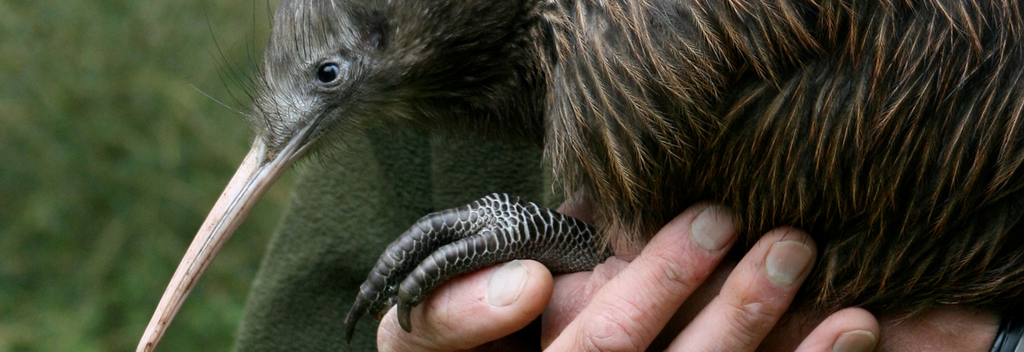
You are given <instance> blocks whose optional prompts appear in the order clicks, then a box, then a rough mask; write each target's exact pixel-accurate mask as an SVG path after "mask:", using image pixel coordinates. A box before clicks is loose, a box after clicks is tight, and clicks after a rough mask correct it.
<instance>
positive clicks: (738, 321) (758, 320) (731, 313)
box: [723, 302, 776, 345]
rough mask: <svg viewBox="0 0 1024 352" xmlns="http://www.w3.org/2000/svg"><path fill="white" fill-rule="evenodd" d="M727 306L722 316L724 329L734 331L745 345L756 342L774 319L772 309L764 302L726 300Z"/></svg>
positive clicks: (769, 327) (765, 332) (766, 331)
mask: <svg viewBox="0 0 1024 352" xmlns="http://www.w3.org/2000/svg"><path fill="white" fill-rule="evenodd" d="M727 307H728V311H727V312H726V314H725V315H724V316H723V317H724V320H725V323H726V324H727V326H726V330H727V331H732V332H734V334H733V335H734V336H736V337H737V338H739V339H740V340H741V341H743V342H744V344H745V345H752V344H754V343H756V341H757V340H759V339H760V338H761V337H762V336H764V335H765V334H767V333H768V329H771V327H772V326H773V325H774V324H772V323H774V321H775V320H776V317H775V313H774V309H772V308H771V307H770V305H769V304H766V303H764V302H728V304H727Z"/></svg>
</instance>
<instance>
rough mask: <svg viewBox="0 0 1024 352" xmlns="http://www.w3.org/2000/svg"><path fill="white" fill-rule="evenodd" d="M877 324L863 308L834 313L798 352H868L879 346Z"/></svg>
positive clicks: (819, 325)
mask: <svg viewBox="0 0 1024 352" xmlns="http://www.w3.org/2000/svg"><path fill="white" fill-rule="evenodd" d="M878 335H879V327H878V321H877V320H876V319H875V317H874V316H873V315H871V313H868V311H866V310H863V309H860V308H847V309H843V310H841V311H838V312H835V313H833V314H832V315H831V316H829V317H828V318H827V319H825V321H823V322H821V324H818V327H816V328H815V329H814V331H811V333H810V335H807V338H805V339H804V341H803V343H801V344H800V347H797V349H796V351H797V352H816V351H822V352H825V351H835V352H868V351H872V350H874V349H875V345H876V344H877V343H878Z"/></svg>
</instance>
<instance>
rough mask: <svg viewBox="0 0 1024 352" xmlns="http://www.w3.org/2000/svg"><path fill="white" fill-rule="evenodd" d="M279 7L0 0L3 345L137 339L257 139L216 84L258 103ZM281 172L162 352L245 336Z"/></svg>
mask: <svg viewBox="0 0 1024 352" xmlns="http://www.w3.org/2000/svg"><path fill="white" fill-rule="evenodd" d="M275 6H276V1H271V3H266V2H255V1H252V2H245V1H234V2H228V1H216V2H209V1H195V0H175V1H167V0H152V1H135V0H78V1H76V0H0V162H2V164H0V352H5V351H128V350H134V348H135V344H136V343H137V341H138V338H139V337H140V336H141V334H142V331H143V329H144V328H145V326H146V324H147V322H148V321H149V317H150V314H151V313H152V312H153V309H154V308H155V307H156V304H157V301H158V300H159V299H160V296H161V294H162V293H163V289H164V286H165V285H166V284H167V282H168V280H169V279H170V277H171V274H172V273H173V271H174V269H175V268H176V267H177V263H178V260H179V259H180V258H181V256H182V255H183V254H184V252H185V248H187V246H188V245H189V243H190V242H191V239H192V236H193V235H194V234H195V232H196V230H197V229H198V228H199V225H200V223H201V222H202V221H203V218H204V217H205V215H206V212H207V210H209V209H210V207H211V206H212V205H213V203H214V201H215V200H216V198H217V196H218V195H219V194H220V191H221V189H222V187H223V186H224V185H225V184H226V183H227V181H228V179H229V178H230V177H231V174H232V173H233V170H234V168H235V166H237V165H238V163H239V162H240V161H241V160H242V157H243V156H244V155H245V153H246V151H247V150H248V144H249V138H250V137H249V135H250V132H249V130H248V127H247V126H246V125H245V123H244V120H243V118H242V116H241V115H240V114H238V113H236V112H234V111H232V110H231V109H229V108H226V107H224V106H222V105H220V104H219V103H218V102H216V101H215V100H214V99H212V98H210V97H207V96H206V95H205V94H204V93H203V92H205V93H206V94H209V95H210V96H212V97H216V98H217V99H220V100H223V101H225V102H226V103H227V104H228V105H230V106H232V107H233V108H236V109H240V110H246V109H249V106H248V105H249V100H248V97H247V95H246V94H245V92H244V91H242V89H241V88H239V87H240V86H241V85H240V84H239V81H240V80H246V78H245V76H246V75H251V74H252V72H251V67H252V65H253V64H254V63H255V62H258V61H259V59H258V58H259V57H261V55H262V54H261V52H262V49H263V46H264V43H265V41H266V36H267V31H268V30H269V26H270V15H269V14H268V11H270V10H272V9H273V8H274V7H275ZM268 9H270V10H268ZM218 44H219V45H218ZM201 91H202V92H201ZM234 97H237V98H238V99H237V100H236V99H235V98H234ZM279 183H280V184H279V185H278V186H277V187H275V188H274V189H272V190H271V191H270V193H268V195H267V196H266V197H265V198H264V200H263V201H262V202H261V204H260V205H259V206H257V207H256V209H255V210H254V211H253V213H252V215H251V216H250V218H249V220H248V221H247V222H246V223H245V224H244V225H243V226H242V227H241V228H240V229H239V231H238V232H237V233H236V235H235V237H234V238H233V239H232V240H231V241H229V242H228V244H227V245H226V246H225V247H224V250H223V251H222V253H221V254H220V256H219V257H218V258H217V260H216V261H214V264H213V265H212V266H211V267H210V269H209V270H208V272H207V274H206V276H205V277H203V279H202V280H200V283H199V285H198V287H197V288H196V289H195V290H194V291H193V293H192V296H191V297H190V299H189V300H188V301H187V302H186V304H185V307H184V308H183V309H182V311H181V312H179V314H178V316H177V319H176V321H175V322H174V323H173V324H171V328H170V330H169V332H168V334H167V335H166V336H165V337H164V340H163V342H162V344H161V346H160V349H159V350H162V351H217V350H227V349H228V348H229V347H230V345H231V342H232V340H233V338H234V333H235V329H236V327H237V324H238V321H239V319H240V317H241V314H242V309H243V305H244V303H245V297H246V294H247V293H248V290H249V286H250V283H251V280H252V278H253V276H254V274H255V271H256V270H257V268H258V265H259V259H260V257H261V256H262V253H263V251H264V247H265V245H266V240H267V239H268V237H269V234H270V233H271V232H272V231H273V230H274V227H275V226H276V224H277V222H278V220H279V214H280V211H281V210H282V208H283V206H284V204H285V203H286V201H287V198H288V192H289V190H290V187H291V186H290V184H291V175H288V176H286V178H285V179H283V180H282V181H280V182H279Z"/></svg>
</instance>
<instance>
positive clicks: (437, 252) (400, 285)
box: [345, 193, 612, 340]
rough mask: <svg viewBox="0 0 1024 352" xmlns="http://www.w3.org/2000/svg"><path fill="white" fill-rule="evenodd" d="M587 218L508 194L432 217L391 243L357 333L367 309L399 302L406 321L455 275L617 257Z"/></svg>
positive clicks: (373, 276) (359, 305) (563, 268)
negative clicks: (522, 262)
mask: <svg viewBox="0 0 1024 352" xmlns="http://www.w3.org/2000/svg"><path fill="white" fill-rule="evenodd" d="M605 247H606V246H602V244H601V241H600V239H599V238H597V232H596V231H595V229H594V228H593V227H591V226H590V225H588V224H587V223H585V222H583V221H580V220H577V219H575V218H572V217H570V216H566V215H563V214H560V213H557V212H555V211H553V210H550V209H547V208H544V207H541V206H538V205H537V204H534V203H531V202H527V201H524V200H521V199H519V197H515V196H509V195H506V194H497V193H496V194H491V195H488V196H486V197H484V198H481V199H479V200H477V201H475V202H473V203H471V204H469V205H466V206H462V207H459V208H455V209H448V210H444V211H441V212H437V213H433V214H430V215H427V216H424V217H423V218H421V219H420V220H419V221H417V222H416V224H415V225H413V226H412V228H410V229H409V230H408V231H406V232H405V233H404V234H402V235H401V236H400V237H398V239H396V240H395V242H393V243H391V245H389V246H388V248H387V249H386V250H385V251H384V254H383V255H381V257H380V260H378V261H377V265H375V266H374V268H373V270H372V271H371V272H370V274H369V275H368V276H367V278H366V281H365V282H363V284H362V286H361V287H360V289H359V296H358V297H357V298H356V301H355V303H353V304H352V309H351V310H350V311H349V313H348V316H347V317H346V318H345V328H346V336H347V338H348V339H349V340H351V339H352V333H353V332H354V331H355V326H356V322H357V321H358V320H359V318H360V317H362V316H363V315H364V314H370V315H379V314H380V313H381V312H383V311H384V310H385V309H387V308H389V307H391V306H392V305H394V304H398V322H399V323H400V324H401V325H402V328H403V329H405V331H412V324H411V323H410V321H409V312H410V311H411V310H412V307H415V306H416V305H418V304H420V303H421V302H423V300H424V299H426V297H427V295H428V294H429V293H430V292H431V291H433V290H434V289H435V288H437V286H439V285H441V284H442V283H444V282H445V281H447V280H448V279H451V278H453V277H455V276H458V275H461V274H464V273H468V272H472V271H475V270H477V269H480V268H483V267H486V266H490V265H494V264H498V263H502V262H507V261H510V260H515V259H533V260H536V261H538V262H541V263H542V264H544V265H545V266H547V268H548V270H551V272H552V273H556V274H557V273H569V272H577V271H585V270H591V269H593V268H594V267H595V266H597V264H600V263H601V262H603V261H604V260H605V259H607V258H608V257H610V256H611V255H612V252H611V250H610V249H608V248H605Z"/></svg>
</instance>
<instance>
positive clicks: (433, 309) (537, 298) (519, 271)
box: [377, 260, 552, 351]
mask: <svg viewBox="0 0 1024 352" xmlns="http://www.w3.org/2000/svg"><path fill="white" fill-rule="evenodd" d="M551 290H552V278H551V273H550V272H548V270H547V269H546V268H545V267H544V266H543V265H541V264H540V263H538V262H535V261H532V260H522V261H520V260H517V261H513V262H509V263H506V264H504V265H499V266H496V267H492V268H489V269H484V270H480V271H477V272H475V273H472V274H469V275H466V276H463V277H460V278H456V279H455V280H452V281H449V282H448V283H445V284H444V285H442V286H441V287H439V288H438V289H437V290H436V291H434V293H433V294H431V295H430V297H429V298H427V300H426V301H425V302H423V303H422V304H420V305H419V306H417V307H415V308H413V310H412V314H411V320H412V326H413V330H412V332H411V333H406V332H405V331H404V330H402V328H401V327H399V325H398V319H396V311H395V309H391V310H390V311H388V313H387V315H385V316H384V318H383V319H382V320H381V324H380V327H379V328H378V330H377V348H378V349H379V350H380V351H452V350H462V349H470V348H473V347H477V346H480V345H483V344H485V343H488V342H491V341H494V340H497V339H499V338H501V337H504V336H505V335H508V334H509V333H512V332H515V331H517V330H520V329H522V328H523V327H525V326H526V325H528V324H529V323H530V322H531V321H533V320H534V319H536V318H537V316H538V315H540V313H541V311H543V310H544V306H545V305H546V304H547V302H548V300H549V299H550V298H551Z"/></svg>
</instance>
